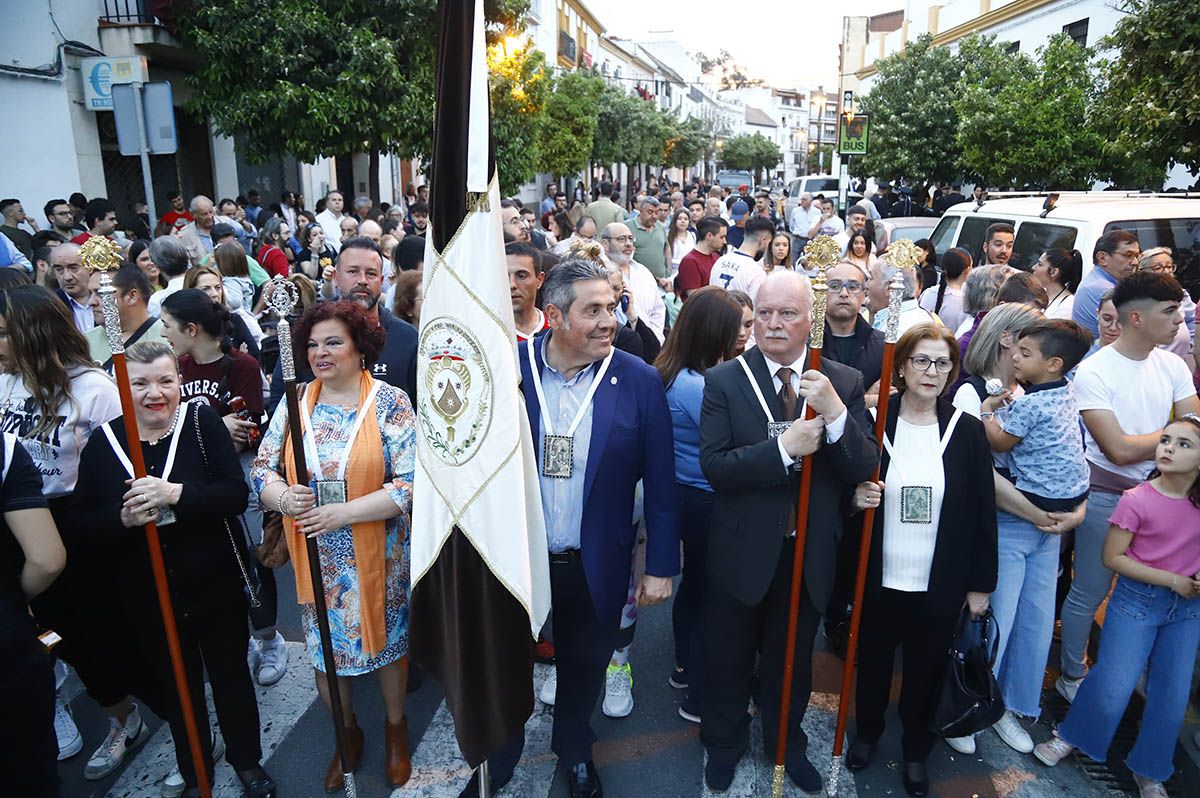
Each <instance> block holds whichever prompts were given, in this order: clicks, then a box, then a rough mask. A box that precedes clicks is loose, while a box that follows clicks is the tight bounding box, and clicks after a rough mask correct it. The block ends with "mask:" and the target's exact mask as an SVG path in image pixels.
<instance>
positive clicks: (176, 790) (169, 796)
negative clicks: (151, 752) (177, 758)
mask: <svg viewBox="0 0 1200 798" xmlns="http://www.w3.org/2000/svg"><path fill="white" fill-rule="evenodd" d="M212 752H213V762H214V763H216V762H217V761H219V760H220V759H221V757H223V756H225V738H224V737H222V736H221V733H220V732H219V731H216V730H215V729H214V730H213V733H212ZM185 789H187V785H186V784H185V783H184V781H183V774H182V773H180V772H179V767H178V766H176V767H174V768H172V770H171V772H170V773H169V774H168V775H167V777H166V778H165V779H163V782H162V784H161V785H159V788H158V794H159V795H161V796H162V798H179V796H181V795H183V791H184V790H185Z"/></svg>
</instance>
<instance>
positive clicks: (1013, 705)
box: [991, 512, 1059, 718]
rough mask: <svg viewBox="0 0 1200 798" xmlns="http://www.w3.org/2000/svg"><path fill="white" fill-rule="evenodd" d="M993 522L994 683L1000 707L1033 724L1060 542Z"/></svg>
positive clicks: (1004, 518) (1006, 518)
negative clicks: (999, 694) (997, 685)
mask: <svg viewBox="0 0 1200 798" xmlns="http://www.w3.org/2000/svg"><path fill="white" fill-rule="evenodd" d="M997 522H998V523H997V526H998V529H997V532H998V536H997V537H998V541H999V574H998V578H997V580H996V590H995V592H993V593H992V599H991V602H992V612H993V613H995V616H996V621H997V623H999V625H1000V641H999V649H998V653H997V655H996V666H995V672H996V680H997V681H998V682H999V683H1000V690H1001V692H1002V693H1003V695H1004V704H1005V706H1007V707H1008V708H1009V709H1010V710H1011V711H1013V712H1015V713H1016V714H1018V715H1024V716H1026V717H1031V718H1036V717H1037V716H1038V715H1039V714H1040V707H1041V699H1042V680H1043V678H1044V676H1045V673H1046V659H1047V658H1048V657H1049V656H1050V640H1051V638H1052V637H1053V636H1054V591H1055V587H1056V580H1057V578H1058V549H1059V537H1058V536H1057V535H1047V534H1046V533H1045V532H1040V531H1038V529H1037V527H1035V526H1034V525H1033V524H1031V523H1029V522H1028V521H1025V520H1023V519H1021V518H1017V517H1016V516H1013V515H1009V514H1008V513H1005V512H1000V513H997Z"/></svg>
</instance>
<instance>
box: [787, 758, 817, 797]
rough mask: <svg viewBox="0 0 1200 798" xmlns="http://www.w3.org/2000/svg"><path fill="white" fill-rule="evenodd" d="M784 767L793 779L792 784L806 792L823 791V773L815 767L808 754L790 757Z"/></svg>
mask: <svg viewBox="0 0 1200 798" xmlns="http://www.w3.org/2000/svg"><path fill="white" fill-rule="evenodd" d="M784 769H785V770H786V771H787V774H788V778H789V779H791V780H792V784H795V785H796V786H797V787H799V788H800V789H801V790H803V791H804V792H821V788H822V782H821V774H820V773H818V772H817V769H816V768H815V767H813V763H812V762H809V761H808V757H807V756H804V755H800V756H796V757H788V762H787V763H786V764H785V765H784Z"/></svg>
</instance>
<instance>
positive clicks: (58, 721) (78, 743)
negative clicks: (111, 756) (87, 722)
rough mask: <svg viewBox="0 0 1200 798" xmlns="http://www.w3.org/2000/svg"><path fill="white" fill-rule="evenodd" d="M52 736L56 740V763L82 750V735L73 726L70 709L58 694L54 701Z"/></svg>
mask: <svg viewBox="0 0 1200 798" xmlns="http://www.w3.org/2000/svg"><path fill="white" fill-rule="evenodd" d="M54 735H55V736H56V737H57V738H58V761H59V762H61V761H63V760H64V759H70V758H71V757H73V756H75V755H76V754H78V753H79V752H80V751H82V750H83V735H82V734H80V733H79V727H78V726H76V725H75V716H74V715H72V714H71V707H70V706H68V705H67V702H66V701H64V700H63V697H62V695H61V694H60V695H59V696H58V697H57V698H56V699H55V701H54Z"/></svg>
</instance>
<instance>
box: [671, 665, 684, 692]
mask: <svg viewBox="0 0 1200 798" xmlns="http://www.w3.org/2000/svg"><path fill="white" fill-rule="evenodd" d="M667 684H669V685H671V686H672V687H674V688H675V689H676V690H686V689H687V686H688V674H687V671H686V670H685V669H683V668H681V667H679V666H678V665H676V666H675V670H674V671H673V672H672V673H671V675H670V676H669V677H667Z"/></svg>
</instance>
